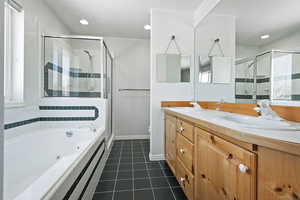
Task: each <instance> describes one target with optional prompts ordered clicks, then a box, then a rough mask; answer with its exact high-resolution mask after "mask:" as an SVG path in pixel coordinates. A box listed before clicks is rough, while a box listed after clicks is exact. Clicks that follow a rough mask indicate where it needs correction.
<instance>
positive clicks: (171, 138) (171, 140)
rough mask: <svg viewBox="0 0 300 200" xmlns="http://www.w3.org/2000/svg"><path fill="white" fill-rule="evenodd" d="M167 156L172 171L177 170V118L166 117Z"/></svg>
mask: <svg viewBox="0 0 300 200" xmlns="http://www.w3.org/2000/svg"><path fill="white" fill-rule="evenodd" d="M165 156H166V161H167V162H168V164H169V166H170V168H171V170H172V171H173V173H175V169H176V118H175V117H172V116H169V115H166V120H165Z"/></svg>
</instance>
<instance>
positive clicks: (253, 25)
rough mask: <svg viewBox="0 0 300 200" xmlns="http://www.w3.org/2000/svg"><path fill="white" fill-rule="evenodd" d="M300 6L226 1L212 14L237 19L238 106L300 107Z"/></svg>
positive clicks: (294, 0)
mask: <svg viewBox="0 0 300 200" xmlns="http://www.w3.org/2000/svg"><path fill="white" fill-rule="evenodd" d="M257 5H259V6H257ZM270 5H272V6H270ZM299 5H300V4H299V1H298V0H288V1H286V0H276V1H272V0H263V1H261V0H252V1H246V0H241V1H235V0H226V1H221V2H220V3H219V4H218V5H217V6H216V8H215V9H214V10H213V11H212V13H211V14H214V15H224V16H234V17H236V59H235V97H236V102H237V103H257V102H258V101H259V100H264V99H269V100H271V101H272V102H273V103H276V104H281V103H284V104H285V105H295V103H296V104H299V103H300V87H299V85H300V81H299V80H300V63H299V62H300V46H299V43H300V39H299V38H300V30H299V18H300V13H299ZM287 10H288V12H286V11H287ZM276 13H285V15H284V16H282V15H278V14H276ZM257 16H263V17H260V18H259V19H258V18H257ZM292 101H294V102H292ZM297 101H298V103H297Z"/></svg>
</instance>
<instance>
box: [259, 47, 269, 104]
mask: <svg viewBox="0 0 300 200" xmlns="http://www.w3.org/2000/svg"><path fill="white" fill-rule="evenodd" d="M271 67H272V53H271V52H270V53H266V54H264V55H261V56H257V57H256V99H257V100H265V99H270V98H271V81H270V80H271Z"/></svg>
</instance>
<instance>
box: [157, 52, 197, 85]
mask: <svg viewBox="0 0 300 200" xmlns="http://www.w3.org/2000/svg"><path fill="white" fill-rule="evenodd" d="M191 62H192V60H191V56H188V55H180V54H157V55H156V74H157V75H156V77H157V82H160V83H187V82H190V81H191V80H190V76H191V75H190V73H191Z"/></svg>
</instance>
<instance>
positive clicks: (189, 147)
mask: <svg viewBox="0 0 300 200" xmlns="http://www.w3.org/2000/svg"><path fill="white" fill-rule="evenodd" d="M176 149H177V150H176V151H177V157H178V158H179V159H180V160H181V161H182V162H183V164H184V165H185V167H186V168H187V169H188V170H189V171H190V172H192V173H193V171H194V169H193V157H194V145H193V144H192V143H191V142H190V141H189V140H188V139H186V138H185V137H184V136H182V135H181V134H178V136H177V138H176Z"/></svg>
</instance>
